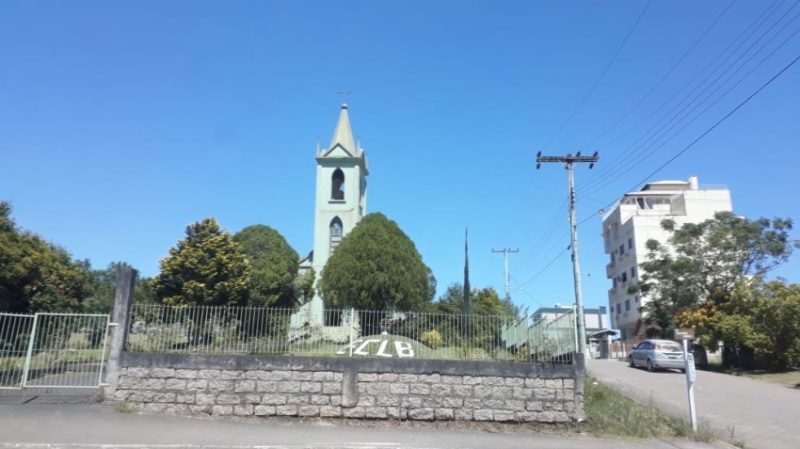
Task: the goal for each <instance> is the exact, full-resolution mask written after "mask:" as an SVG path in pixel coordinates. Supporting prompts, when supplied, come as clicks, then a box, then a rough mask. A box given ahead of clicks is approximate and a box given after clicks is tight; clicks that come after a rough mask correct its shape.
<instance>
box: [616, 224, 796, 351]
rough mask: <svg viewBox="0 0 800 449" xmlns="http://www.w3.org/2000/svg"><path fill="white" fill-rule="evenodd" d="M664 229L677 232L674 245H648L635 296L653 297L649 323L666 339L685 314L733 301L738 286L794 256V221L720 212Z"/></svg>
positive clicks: (672, 239) (652, 242) (633, 288)
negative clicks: (711, 216)
mask: <svg viewBox="0 0 800 449" xmlns="http://www.w3.org/2000/svg"><path fill="white" fill-rule="evenodd" d="M662 227H663V228H664V229H665V230H667V231H669V232H670V233H671V237H670V238H669V244H668V245H667V244H664V243H661V242H658V241H655V240H649V241H648V242H647V248H648V250H649V251H650V254H649V255H648V260H647V261H646V262H644V263H642V264H641V270H640V271H641V272H642V276H641V279H640V281H639V282H638V283H635V284H633V285H631V287H630V288H629V292H631V293H635V292H640V293H642V294H643V295H647V296H649V299H650V301H649V302H648V303H647V304H646V306H645V307H644V311H645V313H646V318H645V321H646V322H647V324H650V325H654V326H655V327H654V328H652V329H651V331H652V333H656V334H660V335H663V336H671V334H672V331H673V329H674V327H675V317H676V316H678V315H679V314H680V313H682V312H684V311H687V310H694V309H697V308H698V307H700V306H703V305H705V304H707V305H709V306H714V307H720V306H722V305H723V304H726V303H728V302H729V301H730V300H731V297H732V294H733V293H734V291H735V290H736V288H737V286H738V285H742V284H747V282H749V280H751V279H757V278H760V277H761V276H763V275H764V274H766V273H767V272H769V271H770V270H772V269H774V268H775V267H777V266H779V265H780V264H781V263H783V262H785V261H786V260H787V259H788V258H789V256H790V255H791V252H792V246H791V244H790V241H789V231H790V230H791V229H792V222H791V220H789V219H780V218H778V219H774V220H769V219H766V218H761V219H758V220H748V219H747V218H743V217H739V216H736V215H734V214H732V213H730V212H719V213H717V214H716V215H715V216H714V218H713V219H709V220H706V221H704V222H702V223H687V224H684V225H683V226H682V227H680V228H677V227H676V224H675V222H674V221H672V220H664V221H663V222H662Z"/></svg>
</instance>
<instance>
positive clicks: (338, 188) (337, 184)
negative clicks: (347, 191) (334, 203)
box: [331, 168, 344, 200]
mask: <svg viewBox="0 0 800 449" xmlns="http://www.w3.org/2000/svg"><path fill="white" fill-rule="evenodd" d="M331 199H333V200H343V199H344V172H343V171H342V169H341V168H337V169H336V170H334V172H333V176H332V177H331Z"/></svg>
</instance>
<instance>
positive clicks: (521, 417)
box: [514, 412, 536, 422]
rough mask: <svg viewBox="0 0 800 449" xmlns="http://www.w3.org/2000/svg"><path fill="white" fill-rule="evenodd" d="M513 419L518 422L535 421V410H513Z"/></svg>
mask: <svg viewBox="0 0 800 449" xmlns="http://www.w3.org/2000/svg"><path fill="white" fill-rule="evenodd" d="M514 420H515V421H519V422H533V421H536V413H535V412H514Z"/></svg>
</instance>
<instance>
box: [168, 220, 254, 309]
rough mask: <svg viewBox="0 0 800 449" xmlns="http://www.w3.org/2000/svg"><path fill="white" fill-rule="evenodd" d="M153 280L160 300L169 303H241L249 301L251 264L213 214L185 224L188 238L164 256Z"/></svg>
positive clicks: (223, 304)
mask: <svg viewBox="0 0 800 449" xmlns="http://www.w3.org/2000/svg"><path fill="white" fill-rule="evenodd" d="M160 267H161V272H160V273H159V275H158V276H156V278H155V279H154V280H153V288H154V290H155V292H156V295H157V297H158V298H159V300H160V301H162V302H163V303H165V304H170V305H183V304H196V305H216V306H225V305H242V304H245V303H246V301H247V295H248V292H249V289H248V286H249V282H250V265H249V263H248V261H247V258H246V256H245V254H244V252H243V251H242V249H241V248H240V247H239V245H238V244H237V243H236V242H234V241H233V238H232V237H231V235H230V234H229V233H227V232H225V231H224V230H222V229H221V228H220V226H219V224H218V223H217V221H216V220H215V219H213V218H206V219H203V220H201V221H199V222H196V223H192V224H190V225H189V226H187V227H186V238H185V239H183V240H180V241H179V242H178V243H177V245H176V246H175V247H173V248H172V249H170V250H169V256H167V257H166V258H164V259H162V260H161V263H160Z"/></svg>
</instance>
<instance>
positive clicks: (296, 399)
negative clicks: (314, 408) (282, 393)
mask: <svg viewBox="0 0 800 449" xmlns="http://www.w3.org/2000/svg"><path fill="white" fill-rule="evenodd" d="M310 403H311V397H310V396H308V395H300V394H293V395H289V397H287V398H286V404H287V405H308V404H310Z"/></svg>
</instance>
